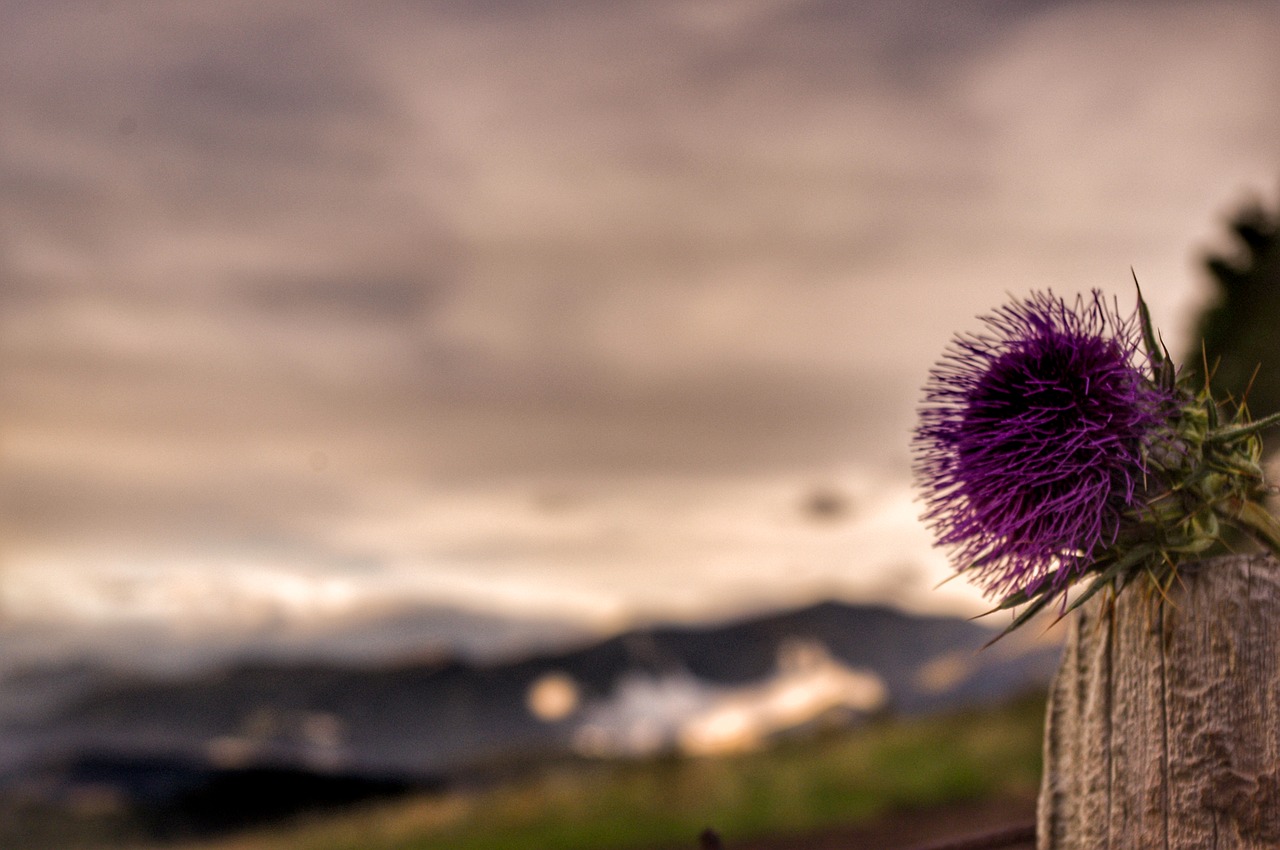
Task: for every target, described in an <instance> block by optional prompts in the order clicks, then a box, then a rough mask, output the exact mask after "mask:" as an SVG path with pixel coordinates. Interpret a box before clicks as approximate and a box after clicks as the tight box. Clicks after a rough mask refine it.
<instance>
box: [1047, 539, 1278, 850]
mask: <svg viewBox="0 0 1280 850" xmlns="http://www.w3.org/2000/svg"><path fill="white" fill-rule="evenodd" d="M1179 574H1180V576H1181V578H1180V581H1178V582H1177V583H1175V586H1174V587H1173V589H1172V590H1171V591H1170V593H1169V597H1168V599H1167V600H1161V599H1160V598H1159V597H1158V596H1157V598H1155V599H1152V598H1150V595H1149V594H1148V593H1147V592H1146V589H1145V587H1144V584H1135V585H1133V586H1132V587H1130V588H1128V589H1127V590H1125V592H1123V593H1121V594H1119V596H1118V597H1117V598H1116V599H1115V600H1114V604H1113V603H1112V602H1110V601H1108V600H1104V599H1102V598H1101V597H1102V596H1103V594H1099V595H1098V596H1097V597H1095V598H1094V599H1092V600H1090V601H1089V602H1088V603H1086V604H1085V605H1084V606H1083V607H1082V608H1081V609H1080V611H1079V612H1078V613H1077V614H1076V615H1074V620H1073V623H1072V625H1071V626H1070V632H1069V633H1068V637H1067V644H1066V648H1065V650H1064V654H1063V659H1062V666H1061V667H1060V668H1059V670H1058V673H1057V676H1056V677H1055V679H1054V682H1053V685H1052V688H1051V691H1050V695H1049V708H1048V716H1047V718H1046V722H1045V743H1044V754H1045V765H1044V776H1043V780H1042V784H1041V789H1040V801H1039V811H1038V825H1037V833H1038V839H1037V841H1038V844H1037V847H1038V850H1153V848H1158V850H1192V848H1195V850H1245V849H1246V848H1247V850H1263V848H1269V850H1274V848H1277V847H1280V563H1277V562H1276V561H1275V560H1274V559H1273V558H1271V557H1269V556H1265V555H1247V556H1246V555H1232V556H1225V557H1220V558H1212V559H1208V560H1205V561H1200V562H1198V563H1194V564H1186V565H1183V566H1181V567H1180V569H1179Z"/></svg>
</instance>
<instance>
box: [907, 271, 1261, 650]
mask: <svg viewBox="0 0 1280 850" xmlns="http://www.w3.org/2000/svg"><path fill="white" fill-rule="evenodd" d="M1135 283H1136V279H1135ZM982 322H983V323H984V325H985V331H983V332H981V333H978V334H972V335H963V336H958V337H956V339H955V340H954V341H953V342H952V345H951V347H950V348H949V349H947V351H946V353H945V354H944V356H943V358H942V360H941V361H940V362H939V363H938V365H937V366H936V367H935V368H934V370H933V371H932V372H931V373H930V377H929V381H928V383H927V384H926V387H925V401H924V406H923V407H922V409H921V412H920V424H919V426H918V427H917V429H916V432H915V437H914V442H913V449H914V453H915V472H916V478H917V480H918V483H919V484H920V486H921V488H922V489H923V492H924V501H925V504H926V511H925V514H924V519H925V521H926V522H927V523H928V524H929V525H930V526H931V527H932V528H933V529H934V531H935V532H936V534H937V538H938V543H939V544H940V545H943V546H946V547H948V548H950V549H951V550H952V554H953V561H954V563H955V566H956V569H957V570H958V571H960V572H962V573H968V574H970V575H972V576H975V577H976V578H977V579H978V581H979V582H980V583H981V584H983V585H984V587H985V588H986V590H987V592H988V594H989V595H993V596H996V597H998V598H999V599H1000V602H999V605H998V606H997V610H1003V609H1009V608H1014V607H1018V606H1023V607H1022V611H1021V613H1019V614H1018V615H1017V617H1015V618H1014V620H1013V622H1012V624H1011V625H1010V626H1009V627H1008V629H1006V631H1008V630H1009V629H1014V628H1017V627H1018V626H1019V625H1021V624H1022V623H1025V622H1026V621H1027V620H1028V619H1030V618H1031V617H1032V616H1034V615H1035V614H1036V613H1037V612H1038V611H1040V610H1042V609H1043V608H1044V607H1045V606H1046V605H1047V604H1048V603H1049V602H1050V601H1051V600H1052V599H1053V598H1054V597H1056V596H1058V595H1061V597H1062V600H1063V613H1064V614H1065V613H1066V612H1067V611H1070V610H1071V609H1073V608H1075V607H1078V606H1079V605H1080V604H1082V603H1083V602H1085V601H1086V600H1087V599H1089V598H1090V597H1091V596H1093V595H1094V594H1095V593H1097V592H1098V591H1100V590H1101V589H1103V588H1107V587H1109V588H1112V589H1113V590H1114V591H1115V592H1119V591H1120V590H1121V589H1122V588H1123V587H1124V586H1125V585H1127V584H1128V583H1129V582H1130V581H1131V580H1132V579H1133V578H1134V577H1136V576H1140V575H1146V576H1147V577H1149V578H1150V579H1151V582H1150V584H1149V585H1148V586H1149V587H1151V588H1153V589H1155V590H1158V591H1159V592H1160V595H1161V597H1163V594H1164V592H1165V590H1167V588H1168V586H1169V584H1170V583H1171V582H1172V581H1173V580H1174V578H1176V575H1177V566H1178V564H1179V562H1180V561H1182V560H1184V559H1187V558H1197V557H1202V556H1203V555H1204V554H1205V553H1206V552H1207V551H1208V550H1210V549H1211V548H1212V547H1213V546H1215V545H1221V544H1222V543H1223V533H1224V531H1225V530H1228V529H1232V530H1234V531H1236V532H1242V533H1243V534H1245V535H1248V536H1249V537H1252V538H1253V539H1254V540H1255V541H1257V542H1258V543H1260V544H1262V545H1263V546H1265V547H1267V548H1268V549H1269V550H1270V551H1271V552H1272V553H1273V554H1275V555H1277V556H1280V522H1278V521H1277V520H1276V519H1275V517H1273V516H1272V515H1271V514H1270V513H1268V512H1267V511H1266V509H1265V508H1264V506H1263V502H1264V500H1265V498H1266V497H1267V495H1268V494H1269V493H1270V492H1271V490H1270V488H1268V487H1267V485H1266V483H1265V481H1264V477H1263V471H1262V466H1261V453H1262V440H1261V438H1260V437H1259V432H1261V431H1262V430H1263V429H1264V428H1267V427H1270V426H1272V425H1276V424H1280V412H1277V413H1273V414H1271V415H1269V416H1265V417H1263V418H1262V419H1259V420H1256V421H1255V420H1251V419H1250V417H1249V411H1248V408H1247V407H1246V405H1245V404H1244V402H1243V400H1239V401H1236V400H1229V401H1231V405H1230V406H1233V407H1234V412H1233V413H1232V414H1231V415H1230V416H1227V415H1226V414H1225V411H1224V410H1223V405H1220V404H1219V403H1218V402H1217V401H1215V400H1214V398H1213V397H1212V395H1211V394H1210V393H1209V390H1208V387H1207V386H1206V387H1204V388H1202V389H1195V388H1193V387H1192V386H1190V383H1189V379H1187V378H1184V377H1180V376H1179V375H1178V372H1177V370H1176V369H1175V367H1174V365H1173V363H1172V361H1171V360H1170V359H1169V356H1168V352H1167V351H1165V350H1164V348H1163V346H1162V345H1160V344H1159V343H1158V336H1157V334H1156V333H1155V331H1154V329H1153V328H1152V326H1151V318H1150V316H1149V314H1148V312H1147V307H1146V304H1145V303H1144V302H1143V300H1142V294H1141V292H1139V294H1138V309H1137V311H1136V315H1135V316H1132V317H1129V318H1122V317H1121V316H1120V314H1119V311H1118V310H1117V309H1116V308H1115V307H1114V305H1108V304H1107V303H1106V302H1105V301H1104V300H1103V298H1102V296H1101V294H1100V293H1098V292H1096V291H1095V292H1094V293H1093V294H1092V295H1091V296H1090V297H1089V298H1084V297H1078V298H1077V299H1076V300H1075V302H1074V303H1072V304H1068V303H1067V302H1066V301H1064V300H1062V299H1061V298H1058V297H1056V296H1054V295H1053V294H1052V293H1049V292H1043V293H1036V294H1033V295H1031V296H1030V297H1028V298H1027V299H1026V300H1024V301H1019V302H1016V303H1014V304H1010V305H1007V306H1005V307H1002V308H1000V309H999V310H997V311H996V312H995V313H993V314H992V315H990V316H986V317H983V319H982ZM1140 344H1141V347H1142V349H1144V350H1143V351H1140V350H1139V345H1140ZM1086 575H1087V576H1091V577H1092V580H1091V582H1090V583H1089V584H1088V586H1087V587H1086V588H1085V589H1084V590H1083V591H1082V592H1080V593H1079V594H1076V595H1075V596H1074V598H1073V599H1072V601H1071V604H1070V605H1069V606H1068V605H1067V590H1068V588H1069V587H1070V586H1071V585H1072V583H1073V582H1075V581H1076V580H1077V579H1080V578H1082V577H1084V576H1086Z"/></svg>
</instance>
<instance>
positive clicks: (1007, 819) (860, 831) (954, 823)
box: [664, 793, 1036, 850]
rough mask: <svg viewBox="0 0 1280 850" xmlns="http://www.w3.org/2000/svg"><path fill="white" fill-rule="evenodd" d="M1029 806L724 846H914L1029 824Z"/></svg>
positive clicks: (979, 806)
mask: <svg viewBox="0 0 1280 850" xmlns="http://www.w3.org/2000/svg"><path fill="white" fill-rule="evenodd" d="M1035 810H1036V798H1035V795H1034V794H1030V793H1027V794H1021V795H1010V796H999V797H995V798H993V799H989V800H974V801H967V802H959V803H949V804H945V805H940V806H929V807H925V808H920V809H906V810H902V811H895V812H891V813H888V814H886V815H883V816H881V817H877V818H875V819H874V820H873V821H871V822H869V823H864V824H858V825H856V826H844V827H834V828H831V829H825V830H820V831H818V832H813V833H806V834H803V835H785V836H772V837H765V838H758V839H753V840H746V841H738V842H733V843H732V844H728V845H726V847H725V850H860V848H875V850H915V848H919V847H927V846H930V845H932V844H937V843H940V842H943V841H948V840H955V839H961V838H968V837H970V836H978V835H984V834H987V833H990V832H994V831H996V830H1004V829H1007V828H1010V827H1015V826H1020V825H1022V824H1030V823H1032V822H1034V820H1035ZM694 846H695V845H694V844H692V843H691V844H690V847H694ZM1025 846H1026V850H1031V848H1032V847H1033V846H1034V842H1027V843H1026V845H1025ZM664 850H666V849H665V848H664ZM672 850H674V848H672ZM1008 850H1023V846H1022V845H1015V846H1014V847H1010V848H1008Z"/></svg>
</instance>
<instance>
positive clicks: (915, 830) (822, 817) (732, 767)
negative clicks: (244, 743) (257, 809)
mask: <svg viewBox="0 0 1280 850" xmlns="http://www.w3.org/2000/svg"><path fill="white" fill-rule="evenodd" d="M1043 713H1044V700H1043V695H1042V694H1040V693H1034V694H1029V695H1027V696H1025V697H1022V698H1020V699H1016V700H1013V701H1012V702H1009V703H1006V704H1004V705H1002V706H998V707H993V708H987V709H981V710H979V709H972V710H966V711H961V712H952V713H948V714H944V715H932V716H927V717H906V718H895V717H890V716H883V717H879V718H874V719H872V720H870V721H868V722H865V723H861V724H858V725H856V726H854V727H845V728H835V729H828V730H814V731H812V732H811V733H810V734H808V735H806V736H803V737H796V738H792V739H788V740H783V741H780V742H778V743H777V744H775V745H774V746H772V747H770V748H767V749H764V750H761V751H759V752H753V753H748V754H742V755H737V756H731V757H716V758H709V757H687V756H677V755H669V756H663V757H657V758H650V759H643V760H589V759H579V760H570V761H560V762H556V763H553V764H543V765H537V766H531V767H529V768H527V769H524V770H522V771H519V772H516V773H511V774H509V775H507V776H506V777H505V778H501V779H497V778H495V779H493V780H491V781H489V782H487V783H485V784H479V785H472V786H456V787H453V788H449V789H446V790H441V791H435V792H413V793H409V794H407V795H404V796H400V797H395V798H388V799H382V800H377V801H372V800H371V801H367V802H365V803H362V804H359V805H356V806H349V807H346V808H342V809H332V808H329V809H324V808H317V809H313V810H310V811H307V812H303V813H301V814H298V815H296V816H294V817H291V818H289V819H287V820H282V821H278V822H275V823H272V824H264V825H260V826H258V827H254V828H252V829H248V830H242V831H236V832H226V833H222V834H220V835H205V836H203V837H200V838H196V837H194V836H187V837H183V836H182V835H179V834H173V833H170V834H169V836H168V837H167V838H161V837H158V835H157V833H156V831H155V829H154V828H155V826H156V824H155V823H151V824H148V823H147V822H146V821H145V819H139V818H138V817H137V815H138V813H129V812H122V811H117V812H103V811H100V812H97V813H94V812H93V811H92V810H91V809H81V810H80V811H79V812H63V813H60V814H59V813H53V812H48V811H44V812H40V811H26V812H22V811H17V810H14V811H9V812H4V813H0V814H2V815H3V816H0V847H23V848H34V850H39V849H40V848H47V850H69V848H76V850H87V848H95V850H105V848H112V849H113V850H123V848H129V850H141V848H147V850H160V848H165V850H179V848H180V850H446V848H447V850H508V848H547V849H548V850H551V849H552V848H558V850H658V848H663V850H666V848H670V850H678V849H679V848H690V850H694V848H696V847H697V844H698V835H699V833H701V832H702V830H703V829H704V828H706V827H713V828H715V829H716V830H718V831H719V832H720V834H721V835H722V836H723V838H724V842H725V846H726V850H736V848H744V849H745V850H751V849H752V848H754V850H765V848H772V850H782V848H790V847H796V848H800V847H804V848H812V849H813V850H821V849H822V848H836V847H841V848H853V847H875V848H884V850H891V848H895V847H902V848H909V847H915V846H917V845H920V844H924V843H930V842H934V841H937V840H940V839H948V838H957V837H962V836H966V835H971V834H973V833H981V832H985V831H988V830H991V829H996V828H1001V827H1006V826H1010V825H1014V824H1017V823H1020V822H1025V821H1027V820H1029V819H1030V816H1031V812H1032V810H1033V807H1034V804H1033V800H1034V795H1035V792H1036V788H1037V785H1038V782H1039V775H1040V741H1041V725H1042V718H1043ZM264 793H267V794H270V793H271V790H270V789H269V788H268V789H264ZM166 826H167V827H169V828H170V829H172V826H173V824H167V825H166Z"/></svg>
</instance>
